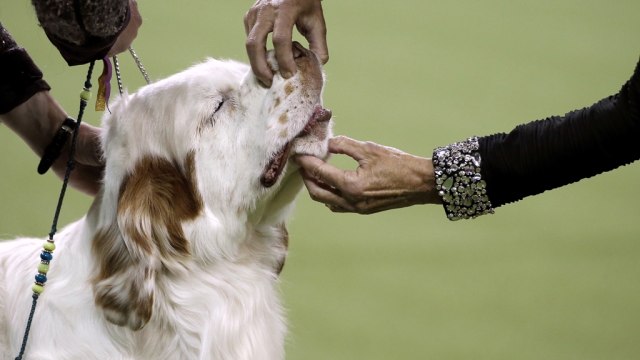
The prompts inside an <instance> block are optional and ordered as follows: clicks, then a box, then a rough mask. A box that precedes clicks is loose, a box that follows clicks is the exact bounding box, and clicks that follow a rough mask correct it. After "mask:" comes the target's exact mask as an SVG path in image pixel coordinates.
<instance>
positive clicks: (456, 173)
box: [433, 62, 640, 220]
mask: <svg viewBox="0 0 640 360" xmlns="http://www.w3.org/2000/svg"><path fill="white" fill-rule="evenodd" d="M638 138H640V62H639V63H638V65H637V67H636V69H635V72H634V73H633V75H632V77H631V79H630V80H629V81H628V82H627V83H626V84H625V85H624V86H623V87H622V89H621V90H620V92H618V93H617V94H615V95H613V96H610V97H608V98H605V99H603V100H601V101H599V102H597V103H596V104H594V105H592V106H590V107H587V108H584V109H581V110H577V111H573V112H570V113H568V114H566V115H564V116H554V117H549V118H547V119H544V120H538V121H534V122H531V123H528V124H524V125H519V126H518V127H516V128H515V129H514V130H513V131H511V132H509V133H501V134H495V135H490V136H485V137H480V138H475V137H474V138H470V139H468V140H466V141H463V142H460V143H454V144H451V145H447V146H444V147H441V148H437V149H436V150H435V151H434V154H433V161H434V165H435V175H436V186H437V187H436V189H437V190H438V192H439V195H440V196H441V198H442V199H443V203H444V205H445V211H446V212H447V216H448V217H449V218H450V219H452V220H456V219H460V218H472V217H476V216H478V215H482V214H486V213H491V212H493V208H495V207H498V206H501V205H504V204H507V203H510V202H514V201H518V200H520V199H522V198H524V197H526V196H530V195H535V194H539V193H542V192H544V191H546V190H550V189H554V188H557V187H560V186H564V185H567V184H570V183H573V182H576V181H578V180H581V179H584V178H588V177H591V176H594V175H597V174H600V173H602V172H605V171H609V170H613V169H615V168H617V167H619V166H622V165H626V164H629V163H631V162H633V161H636V160H638V159H640V147H639V146H637V143H638Z"/></svg>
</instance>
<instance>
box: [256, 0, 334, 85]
mask: <svg viewBox="0 0 640 360" xmlns="http://www.w3.org/2000/svg"><path fill="white" fill-rule="evenodd" d="M321 1H322V0H258V1H256V3H255V4H254V5H253V6H252V7H251V9H249V11H248V12H247V13H246V15H245V16H244V25H245V31H246V33H247V41H246V47H247V54H248V55H249V61H250V63H251V68H252V69H253V72H254V73H255V74H256V77H257V78H258V79H259V80H260V81H262V82H263V83H264V84H265V85H267V86H270V85H271V80H272V79H273V71H272V70H271V68H270V67H269V65H268V64H267V55H266V54H267V36H268V35H269V33H271V32H273V36H272V40H273V46H274V50H275V55H276V60H277V62H278V66H279V67H280V73H281V74H282V76H283V77H285V78H289V77H291V76H293V74H295V72H296V64H295V62H294V61H293V49H292V38H293V27H294V26H295V27H296V28H297V29H298V31H299V32H300V34H302V36H304V37H305V38H306V39H307V41H309V49H311V51H313V52H314V53H315V54H316V55H317V56H318V58H319V59H320V61H321V62H322V63H323V64H324V63H326V62H327V61H328V60H329V50H328V48H327V35H326V34H327V28H326V24H325V21H324V14H323V12H322V3H321Z"/></svg>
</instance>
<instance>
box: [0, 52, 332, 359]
mask: <svg viewBox="0 0 640 360" xmlns="http://www.w3.org/2000/svg"><path fill="white" fill-rule="evenodd" d="M294 48H295V55H296V63H297V65H298V72H297V73H296V75H295V76H293V77H292V78H290V79H286V80H285V79H283V78H282V77H281V76H279V75H276V76H275V78H274V81H273V86H272V87H271V88H264V87H263V86H261V85H259V84H258V82H257V80H256V78H255V77H254V75H253V74H252V72H251V71H250V69H249V67H248V66H247V65H245V64H241V63H237V62H232V61H217V60H208V61H206V62H204V63H202V64H199V65H196V66H194V67H192V68H190V69H188V70H186V71H184V72H181V73H179V74H177V75H174V76H171V77H169V78H167V79H164V80H161V81H158V82H156V83H154V84H152V85H149V86H146V87H144V88H142V89H141V90H140V91H138V92H137V93H135V94H132V95H126V96H123V97H122V98H121V99H120V100H118V101H117V102H116V103H115V104H114V105H113V106H112V108H111V110H112V112H113V113H112V114H111V115H106V116H105V118H104V127H105V135H104V138H103V144H104V156H105V160H106V169H105V174H104V186H103V190H102V193H101V195H100V196H98V198H97V199H96V201H95V202H94V204H93V206H92V207H91V209H90V210H89V212H88V214H87V216H86V217H84V218H83V219H81V220H79V221H77V222H75V223H73V224H71V225H68V226H67V227H66V228H64V229H63V230H62V231H61V232H60V233H59V234H58V235H57V236H56V237H55V240H56V241H55V244H56V247H57V248H56V250H55V253H54V259H53V261H52V262H51V267H50V270H49V272H48V274H47V276H48V281H47V282H46V286H45V291H44V292H43V294H42V295H41V296H40V298H39V300H38V306H37V310H36V312H35V318H34V322H33V326H32V328H31V334H30V337H29V342H28V346H27V349H26V358H27V359H101V360H107V359H172V360H173V359H207V360H211V359H232V360H240V359H281V358H284V338H285V333H286V324H285V320H284V314H283V310H282V305H281V302H280V297H279V290H278V274H279V272H280V270H281V269H282V266H283V262H284V259H285V255H286V252H287V241H288V240H287V231H286V228H285V221H286V220H287V218H288V216H289V214H290V211H291V208H292V203H293V201H294V198H295V196H296V195H297V193H298V192H299V190H300V189H301V186H302V182H301V179H300V176H299V175H298V173H297V171H296V166H295V164H293V162H292V161H287V160H288V159H289V158H290V157H291V156H293V155H294V154H312V155H315V156H319V157H324V156H326V153H327V139H328V137H329V136H330V132H331V128H330V125H331V121H330V112H329V111H327V110H325V109H323V108H322V105H321V93H322V88H323V84H324V77H323V73H322V69H321V64H320V62H319V61H318V59H317V58H316V56H315V55H314V54H313V53H311V52H310V51H308V50H306V49H304V48H302V47H301V46H300V45H298V44H295V45H294ZM270 63H271V65H272V66H273V67H274V68H275V67H276V66H277V65H276V64H275V61H274V59H273V55H272V54H271V55H270ZM276 70H277V69H276ZM42 243H43V240H42V239H39V240H38V239H17V240H14V241H9V242H2V243H1V244H0V294H1V295H0V346H1V347H2V349H1V351H2V355H3V356H4V357H3V358H7V359H9V358H11V359H12V358H13V357H14V356H15V355H16V354H17V352H18V350H19V347H20V343H21V340H22V335H23V331H24V327H25V322H26V319H27V316H28V313H29V308H30V305H31V285H32V284H33V276H34V275H35V274H36V268H37V264H38V255H39V253H40V251H41V249H42V247H41V246H42Z"/></svg>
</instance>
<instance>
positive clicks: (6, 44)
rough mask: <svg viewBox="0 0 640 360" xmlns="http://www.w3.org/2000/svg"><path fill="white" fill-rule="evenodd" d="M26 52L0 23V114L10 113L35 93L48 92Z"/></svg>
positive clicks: (46, 85) (39, 72)
mask: <svg viewBox="0 0 640 360" xmlns="http://www.w3.org/2000/svg"><path fill="white" fill-rule="evenodd" d="M50 89H51V88H50V87H49V85H48V84H47V83H46V82H45V81H44V80H43V79H42V72H41V71H40V69H38V67H37V66H36V64H35V63H34V62H33V60H31V57H29V54H28V53H27V51H26V50H25V49H23V48H21V47H19V46H18V44H16V42H15V41H14V40H13V37H11V34H9V32H8V31H7V30H6V29H5V28H4V26H3V25H2V23H0V114H4V113H7V112H9V111H11V110H12V109H13V108H15V107H16V106H18V105H20V104H22V103H23V102H25V101H27V100H28V99H29V98H31V96H33V95H34V94H35V93H37V92H40V91H43V90H50Z"/></svg>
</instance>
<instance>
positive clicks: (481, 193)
mask: <svg viewBox="0 0 640 360" xmlns="http://www.w3.org/2000/svg"><path fill="white" fill-rule="evenodd" d="M478 148H479V146H478V138H477V137H471V138H469V139H467V140H465V141H461V142H457V143H453V144H451V145H447V146H443V147H438V148H436V149H435V150H434V151H433V160H432V161H433V167H434V171H435V175H436V189H437V190H438V195H440V198H442V204H443V205H444V210H445V212H446V214H447V218H448V219H449V220H460V219H471V218H475V217H477V216H480V215H484V214H493V207H492V206H491V201H490V200H489V197H488V196H487V184H486V183H485V181H484V180H482V175H481V172H480V170H481V166H480V165H481V158H480V153H479V152H478Z"/></svg>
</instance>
